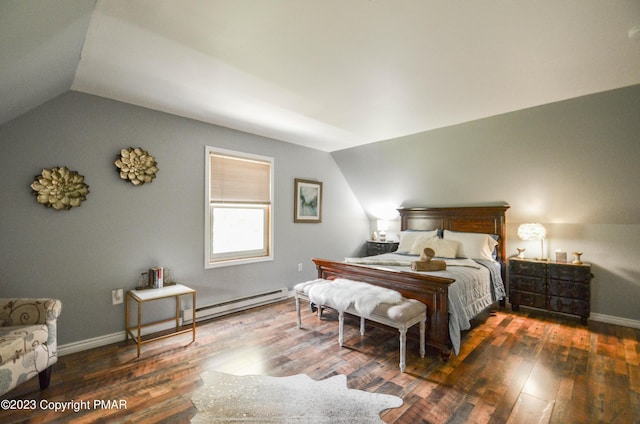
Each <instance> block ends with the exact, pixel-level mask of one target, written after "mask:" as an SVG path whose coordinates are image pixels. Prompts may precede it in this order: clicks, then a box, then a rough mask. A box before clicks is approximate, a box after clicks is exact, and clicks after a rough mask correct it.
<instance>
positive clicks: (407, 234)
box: [397, 230, 438, 253]
mask: <svg viewBox="0 0 640 424" xmlns="http://www.w3.org/2000/svg"><path fill="white" fill-rule="evenodd" d="M421 237H428V238H434V237H438V230H432V231H401V232H400V244H399V245H398V250H397V252H398V253H409V252H410V251H411V247H412V246H413V243H415V241H416V240H417V239H418V238H421Z"/></svg>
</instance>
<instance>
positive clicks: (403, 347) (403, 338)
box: [398, 325, 407, 372]
mask: <svg viewBox="0 0 640 424" xmlns="http://www.w3.org/2000/svg"><path fill="white" fill-rule="evenodd" d="M398 331H400V371H401V372H404V370H405V369H406V368H407V362H406V359H405V357H406V353H407V327H406V326H404V325H403V326H401V327H400V328H398Z"/></svg>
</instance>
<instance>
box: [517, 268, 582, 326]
mask: <svg viewBox="0 0 640 424" xmlns="http://www.w3.org/2000/svg"><path fill="white" fill-rule="evenodd" d="M592 278H593V274H591V265H589V264H581V265H575V264H571V263H563V262H551V261H536V260H532V259H516V258H511V259H509V301H510V303H511V307H512V309H513V310H514V311H517V310H518V309H519V308H520V305H522V306H528V307H532V308H538V309H546V310H548V311H552V312H562V313H565V314H571V315H578V316H580V321H581V322H582V324H584V325H586V324H587V319H588V318H589V313H590V298H591V287H590V284H591V279H592Z"/></svg>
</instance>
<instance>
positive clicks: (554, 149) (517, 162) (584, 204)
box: [333, 86, 640, 321]
mask: <svg viewBox="0 0 640 424" xmlns="http://www.w3.org/2000/svg"><path fill="white" fill-rule="evenodd" d="M639 117H640V86H632V87H628V88H624V89H620V90H614V91H609V92H605V93H600V94H596V95H591V96H585V97H582V98H578V99H573V100H568V101H563V102H559V103H555V104H550V105H546V106H541V107H536V108H532V109H527V110H523V111H518V112H513V113H509V114H505V115H500V116H496V117H492V118H487V119H482V120H478V121H474V122H469V123H465V124H461V125H456V126H452V127H448V128H442V129H438V130H434V131H429V132H425V133H420V134H416V135H412V136H408V137H402V138H398V139H394V140H388V141H383V142H379V143H375V144H371V145H366V146H361V147H356V148H352V149H346V150H342V151H339V152H334V153H333V157H334V158H335V159H336V162H337V163H338V166H339V167H340V169H341V170H342V172H343V174H344V175H345V177H346V178H347V181H349V184H350V185H351V187H352V189H353V191H354V193H355V194H356V196H357V197H358V200H359V201H360V203H361V205H362V206H363V208H364V209H365V211H366V212H367V214H369V216H370V218H371V219H372V220H373V219H375V218H376V215H377V214H379V212H377V211H378V210H379V209H380V208H381V206H382V207H384V206H385V205H386V208H387V209H389V208H393V207H397V206H445V205H446V206H459V205H477V204H487V203H492V204H501V203H503V202H505V203H508V204H510V205H511V208H510V209H509V210H508V212H507V221H508V223H509V225H508V228H507V229H508V240H507V249H508V253H509V254H510V255H515V254H516V253H517V251H516V247H525V248H527V252H526V253H527V256H529V257H533V256H538V255H539V251H540V244H539V243H537V242H523V241H520V240H518V239H517V237H516V230H517V227H518V224H520V223H523V222H541V223H543V224H545V225H546V227H547V230H548V235H549V239H548V240H547V241H546V243H545V250H546V251H547V253H548V252H552V253H553V252H554V251H555V250H556V249H562V250H564V251H567V252H569V257H570V258H571V252H573V251H575V250H578V251H583V252H584V255H583V261H584V262H590V263H592V264H593V273H594V275H595V279H594V280H593V285H592V312H594V313H595V314H596V315H597V314H602V315H606V316H612V317H620V318H625V319H630V320H636V321H637V320H640V308H639V307H638V304H639V301H640V261H638V252H639V251H640V200H639V199H640V184H638V181H640V166H638V163H639V162H640V139H639V137H640V118H639ZM371 229H372V230H373V225H372V227H371ZM395 229H396V230H397V223H396V228H395Z"/></svg>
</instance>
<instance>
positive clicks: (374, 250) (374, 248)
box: [367, 240, 400, 256]
mask: <svg viewBox="0 0 640 424" xmlns="http://www.w3.org/2000/svg"><path fill="white" fill-rule="evenodd" d="M399 244H400V243H398V242H397V241H376V240H367V256H375V255H381V254H383V253H390V252H395V251H396V250H398V245H399Z"/></svg>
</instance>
